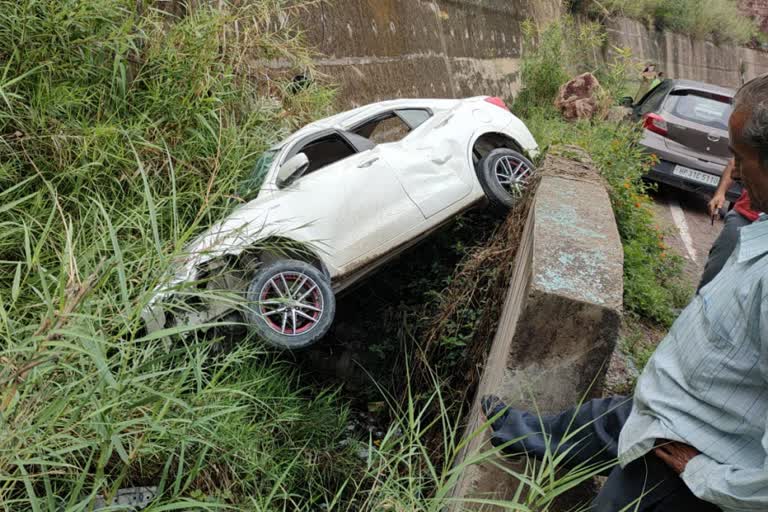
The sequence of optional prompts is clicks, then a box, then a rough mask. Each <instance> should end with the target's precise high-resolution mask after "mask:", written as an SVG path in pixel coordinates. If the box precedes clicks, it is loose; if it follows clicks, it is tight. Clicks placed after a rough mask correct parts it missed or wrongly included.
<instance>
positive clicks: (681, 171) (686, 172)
mask: <svg viewBox="0 0 768 512" xmlns="http://www.w3.org/2000/svg"><path fill="white" fill-rule="evenodd" d="M672 174H674V175H676V176H680V177H681V178H688V179H689V180H693V181H698V182H699V183H704V184H705V185H711V186H713V187H716V186H717V185H718V183H720V177H719V176H715V175H713V174H708V173H706V172H701V171H697V170H696V169H689V168H688V167H683V166H682V165H676V166H675V170H674V171H672Z"/></svg>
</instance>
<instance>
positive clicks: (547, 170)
mask: <svg viewBox="0 0 768 512" xmlns="http://www.w3.org/2000/svg"><path fill="white" fill-rule="evenodd" d="M566 156H568V158H566ZM540 172H541V174H542V179H541V183H540V185H539V188H538V191H537V193H536V197H535V203H534V206H533V208H531V212H530V214H529V218H528V220H527V225H526V228H525V233H524V235H523V239H522V241H521V246H520V249H519V252H518V256H517V261H516V264H515V271H514V274H513V277H512V280H511V283H510V287H509V293H508V296H507V299H506V303H505V305H504V312H503V313H502V317H501V321H500V323H499V327H498V331H497V332H496V336H495V339H494V342H493V346H492V348H491V353H490V354H489V357H488V360H487V364H486V366H485V368H484V372H483V376H482V378H481V381H480V385H479V387H478V392H477V396H476V397H475V401H474V405H473V407H472V410H471V411H470V415H469V417H468V425H467V433H468V434H469V433H472V432H475V431H476V430H477V429H478V427H479V426H480V425H482V423H483V422H484V421H485V418H484V417H483V416H482V412H481V409H480V400H479V399H480V397H482V396H483V395H485V394H490V393H492V394H495V395H498V396H499V397H501V398H502V399H503V400H504V401H505V402H507V403H508V404H510V405H512V406H514V407H519V408H532V407H533V405H534V401H535V404H536V406H537V407H538V409H539V410H540V411H541V412H542V413H545V414H546V413H550V412H557V411H560V410H562V409H564V408H567V407H569V406H572V405H574V404H575V403H577V402H578V401H579V400H580V399H581V398H582V397H583V396H585V395H587V396H595V395H599V394H600V393H601V390H602V380H603V377H604V374H605V369H606V366H607V362H608V360H609V358H610V356H611V353H612V352H613V349H614V347H615V344H616V339H617V337H618V330H619V323H620V318H621V309H622V296H623V251H622V246H621V241H620V239H619V233H618V230H617V228H616V222H615V219H614V216H613V210H612V208H611V204H610V201H609V198H608V194H607V191H606V188H605V185H604V183H603V181H602V178H601V177H600V176H599V174H598V173H597V171H596V170H595V168H594V167H593V166H592V165H591V163H589V161H588V158H587V157H586V155H585V154H584V153H583V152H582V151H581V150H577V149H570V148H564V149H561V150H560V156H555V155H552V154H550V156H548V157H547V158H546V160H545V162H544V164H543V165H542V168H541V170H540ZM489 446H490V444H489V433H488V432H485V433H484V434H482V435H479V436H477V437H475V438H474V439H473V440H472V441H471V442H470V443H469V444H468V446H467V448H466V450H465V453H464V457H462V460H464V459H465V458H466V457H467V456H470V455H471V454H473V453H477V452H478V451H479V450H484V449H487V448H488V447H489ZM505 463H507V461H505ZM518 469H519V468H518ZM516 488H517V485H516V481H515V480H514V479H513V478H511V477H510V476H509V475H508V474H507V473H505V472H504V471H503V470H501V469H500V468H498V467H497V466H496V465H494V464H493V463H491V462H486V463H482V464H478V465H474V466H469V467H468V468H467V469H466V470H465V471H464V474H463V475H462V476H461V478H460V480H459V483H458V485H457V487H456V491H455V497H457V498H461V497H476V498H477V497H483V498H490V497H492V498H496V499H506V498H510V497H511V496H512V495H513V494H514V492H515V489H516ZM465 508H466V506H465ZM483 510H489V509H488V508H487V506H486V507H485V508H483Z"/></svg>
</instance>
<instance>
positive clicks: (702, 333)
mask: <svg viewBox="0 0 768 512" xmlns="http://www.w3.org/2000/svg"><path fill="white" fill-rule="evenodd" d="M766 220H768V218H767V217H766V216H765V215H763V216H762V217H761V218H760V220H759V221H758V222H755V223H754V224H752V225H749V226H745V227H743V228H742V229H741V231H740V235H739V243H738V245H737V246H736V249H735V250H734V252H733V254H732V255H731V257H730V259H729V260H728V262H727V263H726V264H725V266H724V267H723V270H722V271H721V272H720V273H719V274H718V275H717V277H715V279H713V280H712V281H711V282H710V283H709V284H708V285H707V286H705V287H704V288H702V289H701V290H700V292H699V294H697V295H696V297H695V298H694V299H693V301H692V302H691V303H690V304H689V305H688V307H687V308H686V309H685V310H684V311H683V313H682V314H681V315H680V318H678V319H677V321H676V322H675V324H674V325H673V326H672V329H671V330H670V332H669V334H668V335H667V337H666V338H665V339H664V341H662V343H661V344H660V345H659V347H658V349H657V350H656V352H655V353H654V355H653V357H652V358H651V360H650V361H649V362H648V365H647V366H646V368H645V370H644V371H643V373H642V375H641V376H640V379H639V380H638V383H637V388H636V390H635V397H634V405H633V409H632V414H631V415H630V417H629V419H628V420H627V423H626V424H625V425H624V428H623V429H622V431H621V436H620V439H619V462H620V463H621V465H622V466H625V465H627V464H628V463H630V462H631V461H633V460H635V459H638V458H640V457H642V456H643V455H645V454H646V453H648V452H650V451H651V450H652V449H653V446H654V442H655V441H656V439H670V440H673V441H681V442H683V443H687V444H689V445H691V446H693V447H694V448H696V449H697V450H699V451H700V452H701V455H698V456H696V457H695V458H693V459H692V460H691V461H690V462H689V463H688V465H687V466H686V468H685V471H684V472H683V474H682V475H681V476H682V478H683V481H684V482H685V483H686V485H687V486H688V487H689V488H690V490H691V491H692V492H693V493H694V494H695V495H696V496H697V497H699V498H700V499H702V500H704V501H708V502H710V503H714V504H715V505H717V506H719V507H720V508H721V509H723V510H724V511H726V512H731V511H733V512H735V511H752V510H761V511H768V433H766V425H767V424H768V222H766Z"/></svg>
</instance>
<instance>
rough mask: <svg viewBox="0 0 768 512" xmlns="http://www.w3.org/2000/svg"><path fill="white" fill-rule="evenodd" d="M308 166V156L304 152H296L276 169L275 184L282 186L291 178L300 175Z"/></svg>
mask: <svg viewBox="0 0 768 512" xmlns="http://www.w3.org/2000/svg"><path fill="white" fill-rule="evenodd" d="M307 167H309V158H307V155H305V154H304V153H297V154H295V155H293V156H292V157H291V158H289V159H288V161H286V162H285V163H284V164H283V165H281V166H280V169H279V170H278V171H277V184H278V186H283V185H285V184H286V183H288V181H289V180H290V179H291V178H294V177H296V178H298V177H300V176H301V175H302V174H303V173H304V171H306V170H307Z"/></svg>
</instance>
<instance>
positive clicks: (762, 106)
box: [733, 74, 768, 167]
mask: <svg viewBox="0 0 768 512" xmlns="http://www.w3.org/2000/svg"><path fill="white" fill-rule="evenodd" d="M733 103H734V105H733V111H734V112H747V113H749V119H748V120H747V122H746V123H745V124H744V129H743V131H742V133H741V138H742V142H744V143H746V144H748V145H750V146H752V147H753V148H755V149H757V151H758V153H759V154H760V160H761V161H762V163H763V165H764V166H766V167H768V74H765V75H762V76H759V77H757V78H755V79H753V80H750V81H749V82H747V83H746V84H744V85H743V86H742V87H741V89H739V92H737V93H736V97H735V98H734V99H733Z"/></svg>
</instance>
